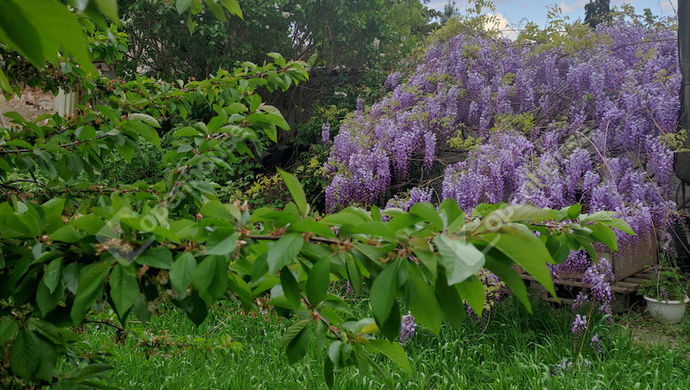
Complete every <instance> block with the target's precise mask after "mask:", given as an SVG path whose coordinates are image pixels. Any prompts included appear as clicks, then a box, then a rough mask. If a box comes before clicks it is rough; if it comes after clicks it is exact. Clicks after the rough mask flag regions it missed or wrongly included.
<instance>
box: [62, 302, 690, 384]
mask: <svg viewBox="0 0 690 390" xmlns="http://www.w3.org/2000/svg"><path fill="white" fill-rule="evenodd" d="M226 305H228V303H226ZM650 321H651V320H648V319H647V320H645V321H641V320H640V314H639V313H627V314H626V315H625V316H623V317H621V318H617V322H616V325H613V326H608V325H605V324H604V322H603V321H599V323H597V324H595V325H594V327H595V328H596V329H595V330H596V331H597V332H598V333H599V334H600V336H601V340H602V345H603V352H602V354H600V355H599V354H597V353H596V352H594V351H593V349H592V348H589V347H588V345H587V344H588V343H589V337H588V338H587V339H586V341H587V342H586V343H585V346H584V348H583V351H584V352H583V358H586V359H587V360H589V361H590V362H591V366H590V367H589V368H587V369H570V370H567V371H565V372H563V371H561V372H558V373H556V374H555V375H554V367H555V366H556V365H557V364H558V363H559V362H561V360H562V359H563V358H571V359H572V358H573V357H574V353H573V343H574V339H573V336H572V334H571V325H572V313H571V312H570V311H569V310H567V309H566V308H553V307H551V306H549V305H548V304H544V303H540V302H534V314H533V315H529V314H528V313H527V312H526V311H525V310H524V309H523V308H522V307H521V306H520V305H519V303H517V302H515V301H514V300H512V299H508V300H507V301H506V302H503V303H501V304H499V306H497V307H496V308H494V310H492V314H491V316H490V317H489V318H488V319H485V320H482V321H476V320H471V321H467V322H466V323H465V325H464V326H462V327H461V329H451V328H448V327H444V328H443V329H442V332H441V334H440V336H438V337H436V336H434V335H432V334H430V333H429V332H428V331H426V330H423V329H421V328H418V330H417V334H416V336H415V337H414V339H413V340H412V341H411V342H408V343H407V344H406V346H405V348H406V350H407V352H408V353H409V356H410V359H411V361H412V368H413V372H414V374H413V375H412V376H408V375H406V374H404V373H403V372H402V371H400V370H399V369H398V368H397V367H396V366H394V365H393V364H392V363H390V362H388V361H385V360H383V359H380V358H377V359H379V361H380V362H381V364H382V367H383V369H384V370H385V371H386V372H389V373H391V380H392V383H393V385H392V386H391V385H390V384H387V383H386V382H385V380H382V379H380V378H379V376H377V375H360V374H359V373H358V372H357V371H356V370H355V369H353V368H347V369H344V370H341V371H338V373H337V374H336V382H335V388H340V389H370V388H390V387H393V388H399V389H436V388H437V389H448V388H461V389H471V388H492V389H536V388H547V389H594V388H601V389H614V388H615V389H683V388H688V387H690V379H689V377H688V372H690V343H689V342H688V339H689V338H690V321H689V320H688V319H687V318H686V320H685V322H684V323H682V324H680V325H677V326H659V325H656V324H654V323H653V322H650ZM287 323H288V321H286V320H285V319H282V320H280V319H278V318H277V316H274V315H267V316H260V315H258V316H256V315H255V316H251V315H243V314H242V313H241V312H240V311H239V310H236V309H234V308H233V307H232V306H219V307H218V309H217V310H212V311H211V312H210V315H209V318H207V319H206V321H205V322H204V323H203V324H202V325H201V326H200V327H198V328H196V327H194V326H193V324H192V323H191V322H190V321H189V320H187V319H186V318H185V317H184V315H183V314H182V313H180V312H178V311H176V310H175V309H170V310H168V311H167V312H165V313H164V314H163V315H161V316H159V317H154V318H152V320H151V323H150V324H146V325H144V324H142V323H137V322H130V323H129V324H128V331H129V336H128V337H127V338H126V340H125V341H124V344H114V343H113V340H114V336H115V331H114V329H113V328H112V327H110V326H105V325H101V324H89V325H88V328H87V330H86V332H85V338H86V339H87V340H88V342H89V343H91V344H92V347H93V350H102V351H107V352H109V353H111V354H112V356H111V357H110V362H111V363H112V364H113V365H114V366H115V367H116V368H115V370H114V371H112V372H111V374H110V375H109V377H108V381H109V383H110V384H111V385H113V386H116V387H119V388H132V389H134V388H147V389H278V388H283V389H317V388H326V386H325V384H324V380H323V374H322V364H323V363H322V362H323V359H322V357H319V356H317V355H316V347H315V345H311V352H310V353H309V354H308V355H307V356H305V358H304V359H303V360H302V361H300V362H299V363H297V364H295V365H289V364H288V362H287V359H286V357H285V355H284V353H283V352H282V350H281V345H280V337H281V334H282V331H283V330H284V328H285V326H286V324H287ZM623 323H626V324H627V325H628V326H629V327H630V328H627V327H624V326H623V325H620V324H623ZM640 324H644V325H640ZM642 326H644V327H645V328H644V329H642ZM144 332H148V334H149V335H153V336H161V335H163V337H162V338H158V340H159V344H158V346H157V347H151V343H146V342H143V343H140V340H141V338H142V336H141V335H143V334H144ZM642 333H644V334H645V335H646V336H647V337H646V338H644V339H643V340H641V341H636V340H635V338H639V337H638V336H639V334H642ZM655 334H656V335H659V337H654V336H653V335H655ZM188 335H191V337H202V338H207V339H208V340H209V341H210V343H209V344H213V343H216V344H218V345H221V344H226V345H229V346H230V347H229V348H221V347H216V348H214V347H212V346H210V345H209V346H208V348H207V347H206V346H203V345H205V344H202V346H196V347H187V348H185V347H174V346H169V345H165V344H166V343H164V342H163V343H161V342H160V340H163V339H166V338H168V339H170V340H172V339H176V338H177V337H181V338H184V337H187V336H188ZM650 335H652V336H650ZM144 338H145V337H144ZM154 339H155V337H149V338H148V340H149V341H151V340H154ZM229 339H231V340H232V342H239V343H241V347H239V346H237V345H235V346H234V347H233V345H234V344H231V343H228V341H229ZM658 340H662V341H661V343H658ZM65 367H67V366H65V365H63V369H64V368H65Z"/></svg>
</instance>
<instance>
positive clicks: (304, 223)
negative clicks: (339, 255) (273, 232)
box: [290, 219, 335, 238]
mask: <svg viewBox="0 0 690 390" xmlns="http://www.w3.org/2000/svg"><path fill="white" fill-rule="evenodd" d="M290 230H291V231H296V232H301V233H307V232H309V233H314V234H318V235H319V236H322V237H329V238H335V233H333V231H332V230H331V229H329V228H328V226H326V225H325V224H323V223H321V222H317V221H314V220H311V219H302V220H299V221H297V222H295V223H292V224H290Z"/></svg>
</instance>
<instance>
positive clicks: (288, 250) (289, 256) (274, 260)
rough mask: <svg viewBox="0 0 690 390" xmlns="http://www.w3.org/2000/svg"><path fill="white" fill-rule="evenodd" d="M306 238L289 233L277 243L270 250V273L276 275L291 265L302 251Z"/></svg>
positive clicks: (267, 259) (268, 259)
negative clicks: (284, 267)
mask: <svg viewBox="0 0 690 390" xmlns="http://www.w3.org/2000/svg"><path fill="white" fill-rule="evenodd" d="M303 245H304V237H302V235H301V234H299V233H288V234H286V235H284V236H283V237H282V238H281V239H280V240H278V241H276V242H275V243H274V244H273V245H272V246H271V247H270V248H269V249H268V257H267V258H266V263H267V264H268V271H269V272H270V273H275V272H277V271H278V270H279V269H281V268H283V266H285V265H289V264H290V263H291V262H292V261H293V260H294V259H295V257H296V256H297V254H298V253H299V252H300V251H301V250H302V246H303Z"/></svg>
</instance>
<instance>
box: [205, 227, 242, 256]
mask: <svg viewBox="0 0 690 390" xmlns="http://www.w3.org/2000/svg"><path fill="white" fill-rule="evenodd" d="M236 246H237V233H236V232H235V230H234V229H232V228H217V229H216V230H214V231H213V233H211V235H210V236H209V237H208V240H207V241H206V251H205V252H204V253H206V254H207V255H221V256H224V255H227V254H230V253H232V251H234V250H235V248H236Z"/></svg>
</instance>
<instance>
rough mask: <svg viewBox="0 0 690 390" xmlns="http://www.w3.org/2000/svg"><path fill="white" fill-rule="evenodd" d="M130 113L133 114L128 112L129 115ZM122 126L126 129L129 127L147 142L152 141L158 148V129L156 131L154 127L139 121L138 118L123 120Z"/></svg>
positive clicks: (159, 142)
mask: <svg viewBox="0 0 690 390" xmlns="http://www.w3.org/2000/svg"><path fill="white" fill-rule="evenodd" d="M131 115H134V114H130V116H131ZM141 115H143V114H141ZM151 119H153V118H151ZM154 120H155V119H154ZM156 123H158V122H156ZM123 126H124V127H125V128H127V129H131V130H132V131H134V132H135V133H137V134H139V135H140V136H141V137H142V138H144V139H145V140H147V141H148V142H150V143H152V144H153V145H154V146H155V147H157V148H158V149H160V147H161V139H160V137H159V136H158V131H156V129H154V128H153V127H152V126H151V125H149V124H148V123H146V122H143V121H140V120H129V121H127V122H125V123H124V124H123Z"/></svg>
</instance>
